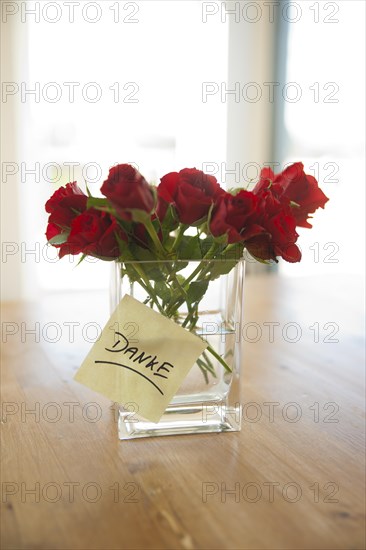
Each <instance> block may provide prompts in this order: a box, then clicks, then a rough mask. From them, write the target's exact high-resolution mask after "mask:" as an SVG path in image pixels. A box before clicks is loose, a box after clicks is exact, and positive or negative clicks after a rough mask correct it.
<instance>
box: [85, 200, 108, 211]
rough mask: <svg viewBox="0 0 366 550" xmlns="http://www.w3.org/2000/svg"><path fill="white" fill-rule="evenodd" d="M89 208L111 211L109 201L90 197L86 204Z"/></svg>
mask: <svg viewBox="0 0 366 550" xmlns="http://www.w3.org/2000/svg"><path fill="white" fill-rule="evenodd" d="M86 207H87V208H95V209H96V210H109V206H108V200H107V199H99V198H95V197H89V198H88V201H87V203H86Z"/></svg>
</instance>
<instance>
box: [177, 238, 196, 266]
mask: <svg viewBox="0 0 366 550" xmlns="http://www.w3.org/2000/svg"><path fill="white" fill-rule="evenodd" d="M177 254H178V258H179V259H180V260H200V259H201V258H202V252H201V242H200V238H199V236H198V235H195V236H193V237H192V236H189V235H184V236H183V237H182V240H181V242H180V245H179V248H178V250H177Z"/></svg>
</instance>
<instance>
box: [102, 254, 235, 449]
mask: <svg viewBox="0 0 366 550" xmlns="http://www.w3.org/2000/svg"><path fill="white" fill-rule="evenodd" d="M178 275H179V277H178V278H177V276H178ZM244 275H245V261H244V259H239V260H235V262H233V261H232V260H231V261H229V260H200V261H198V260H191V261H185V260H184V261H183V260H173V261H165V260H163V261H159V260H157V261H154V262H151V261H150V262H144V261H138V262H114V263H113V265H112V276H111V285H110V307H111V311H114V309H115V308H116V307H117V305H118V304H119V302H120V300H121V299H122V298H123V296H124V295H126V294H129V295H130V296H132V297H133V298H135V299H137V300H139V301H140V302H142V303H145V304H147V305H149V306H150V307H152V308H153V309H154V310H155V311H157V312H158V313H160V314H163V313H164V314H165V315H166V316H168V317H170V318H171V319H172V320H173V321H175V322H176V323H178V324H180V325H181V326H183V327H184V328H186V330H191V331H192V332H194V333H195V334H196V335H198V336H200V337H201V338H203V339H204V340H205V341H207V343H208V346H209V349H210V350H211V352H210V351H208V348H206V350H205V352H204V353H203V354H202V355H201V356H200V357H199V358H198V359H197V361H196V363H195V364H194V365H193V366H192V368H191V369H190V371H189V373H188V376H187V377H186V378H185V380H184V381H183V383H182V385H181V387H180V388H179V390H178V391H177V393H176V394H175V395H174V397H173V399H172V400H171V402H170V403H169V405H168V407H167V408H166V410H165V412H164V414H163V416H162V417H161V419H160V420H159V422H157V423H154V422H151V421H148V420H146V419H145V418H143V417H141V416H139V414H138V410H137V407H136V405H132V404H131V403H128V404H125V405H122V404H121V405H118V407H119V413H118V436H119V439H123V440H125V439H135V438H140V437H153V436H163V435H179V434H198V433H217V432H237V431H240V428H241V399H240V372H241V367H242V359H243V358H242V347H241V338H240V333H241V327H242V324H243V299H244ZM202 280H206V281H208V285H207V288H205V287H206V283H204V286H203V287H202V286H200V285H201V284H202V283H201V281H202ZM197 282H198V286H197V284H196V286H195V285H194V283H197ZM192 283H193V286H192ZM182 287H183V289H184V291H185V292H188V294H189V295H190V296H192V294H191V293H192V292H193V291H191V290H189V289H190V288H195V291H196V289H197V288H199V289H200V291H199V296H198V298H199V300H198V301H197V302H195V303H193V305H192V303H188V304H187V302H186V301H185V300H184V299H183V298H179V292H178V290H177V289H179V288H182ZM202 288H205V290H204V292H203V293H202ZM201 294H202V296H201ZM192 311H193V313H192ZM162 312H163V313H162ZM166 338H169V334H167V335H166ZM177 353H179V354H183V355H184V349H180V350H177ZM224 364H225V365H226V366H224Z"/></svg>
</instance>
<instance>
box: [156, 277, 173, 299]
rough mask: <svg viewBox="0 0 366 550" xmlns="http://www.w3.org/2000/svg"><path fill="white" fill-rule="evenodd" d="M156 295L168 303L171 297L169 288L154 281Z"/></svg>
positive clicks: (163, 283)
mask: <svg viewBox="0 0 366 550" xmlns="http://www.w3.org/2000/svg"><path fill="white" fill-rule="evenodd" d="M154 288H155V292H156V294H157V295H158V296H159V297H160V298H161V299H162V300H163V302H168V301H169V300H170V298H171V296H172V292H171V289H170V287H169V286H168V285H167V284H166V283H165V282H164V281H156V282H155V285H154Z"/></svg>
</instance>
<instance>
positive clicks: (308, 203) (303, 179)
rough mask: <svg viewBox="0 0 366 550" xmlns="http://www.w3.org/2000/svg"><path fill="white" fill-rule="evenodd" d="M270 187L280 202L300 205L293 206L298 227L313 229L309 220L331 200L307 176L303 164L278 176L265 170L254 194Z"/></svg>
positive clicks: (310, 177) (312, 178)
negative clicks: (284, 200) (291, 202)
mask: <svg viewBox="0 0 366 550" xmlns="http://www.w3.org/2000/svg"><path fill="white" fill-rule="evenodd" d="M269 186H271V190H272V192H273V193H274V194H275V196H276V197H277V198H279V199H280V200H281V199H286V200H288V201H293V202H295V203H296V204H297V205H298V206H295V205H294V206H292V215H293V216H294V218H295V220H296V225H298V226H300V227H312V226H311V225H310V223H309V222H308V221H307V218H308V217H309V216H310V214H312V213H314V212H315V210H316V209H317V208H319V207H321V208H324V205H325V203H326V202H327V201H328V200H329V199H328V198H327V197H326V196H325V195H324V193H323V191H322V190H321V189H320V188H319V186H318V182H317V181H316V179H315V178H314V177H313V176H310V175H308V174H305V172H304V165H303V164H302V163H301V162H296V163H295V164H292V165H291V166H288V167H287V168H286V169H285V170H284V171H283V172H281V173H280V174H277V175H275V174H274V173H273V171H272V170H271V169H270V168H264V169H263V170H262V171H261V176H260V180H259V182H258V183H257V185H256V186H255V188H254V190H253V192H254V193H259V192H260V191H261V190H262V189H265V188H268V187H269Z"/></svg>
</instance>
